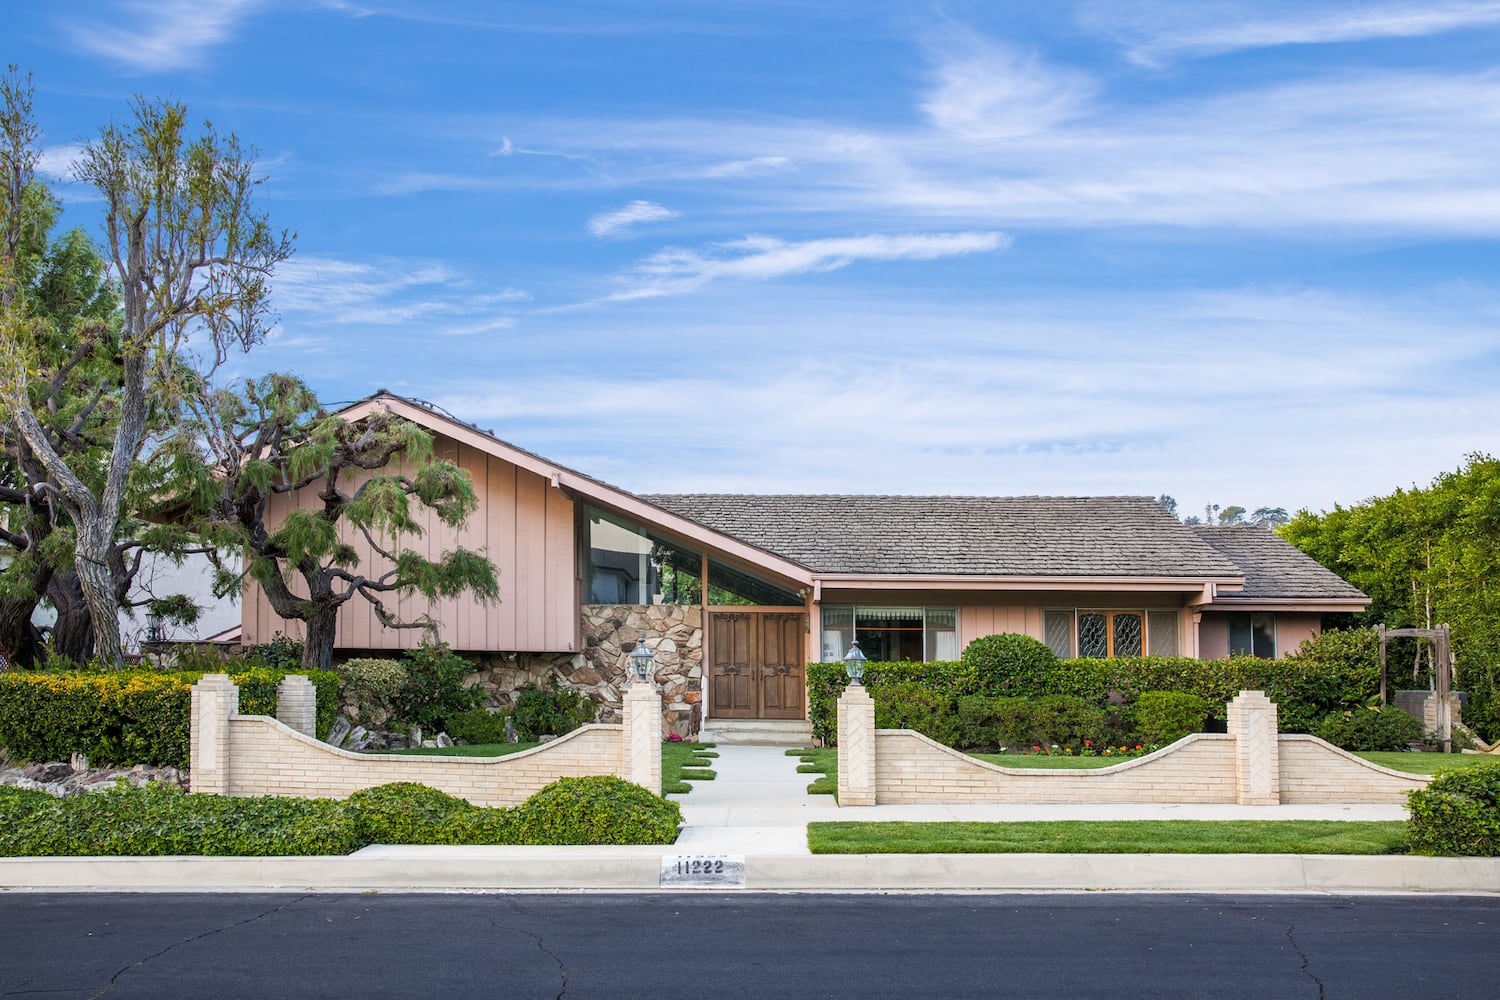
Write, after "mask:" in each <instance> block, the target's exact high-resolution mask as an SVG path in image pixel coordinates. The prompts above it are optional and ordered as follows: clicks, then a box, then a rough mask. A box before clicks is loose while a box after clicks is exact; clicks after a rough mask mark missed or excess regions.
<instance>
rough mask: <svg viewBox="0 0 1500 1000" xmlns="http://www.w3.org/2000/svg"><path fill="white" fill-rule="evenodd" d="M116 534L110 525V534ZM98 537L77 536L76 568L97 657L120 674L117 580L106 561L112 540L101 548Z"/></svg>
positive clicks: (91, 534) (122, 655) (122, 659)
mask: <svg viewBox="0 0 1500 1000" xmlns="http://www.w3.org/2000/svg"><path fill="white" fill-rule="evenodd" d="M113 530H114V526H113V524H111V525H110V531H111V533H113ZM98 534H99V533H98V532H94V531H80V532H79V533H78V547H77V550H76V552H77V558H75V559H74V560H73V565H74V567H75V570H76V575H77V579H78V585H79V587H80V588H81V589H82V591H83V600H84V603H85V604H86V605H87V606H88V611H89V623H90V624H91V625H92V627H93V630H94V655H95V657H96V658H97V659H98V661H99V662H100V663H102V664H104V665H105V666H108V667H112V668H113V669H115V670H119V669H121V668H122V667H124V666H125V651H124V648H123V647H122V646H121V644H120V606H119V604H118V603H117V602H116V601H115V577H114V574H113V573H111V572H110V569H109V563H108V562H106V561H105V560H106V559H108V558H109V548H110V542H109V538H108V537H107V536H106V537H105V539H104V542H103V544H99V543H98V539H97V537H96V536H97V535H98Z"/></svg>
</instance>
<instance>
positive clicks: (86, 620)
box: [47, 573, 94, 663]
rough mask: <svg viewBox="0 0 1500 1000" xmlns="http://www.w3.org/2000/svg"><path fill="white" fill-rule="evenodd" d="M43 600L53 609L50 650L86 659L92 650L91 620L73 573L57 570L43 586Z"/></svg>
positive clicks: (71, 657) (92, 633)
mask: <svg viewBox="0 0 1500 1000" xmlns="http://www.w3.org/2000/svg"><path fill="white" fill-rule="evenodd" d="M47 600H49V601H51V602H52V606H53V607H54V608H56V609H57V624H55V625H53V626H52V651H53V652H54V653H57V654H58V655H60V656H66V657H67V658H68V659H70V660H74V661H76V662H78V663H86V662H88V658H89V654H90V653H92V652H93V649H94V622H93V619H91V618H90V617H89V606H88V602H87V601H85V600H84V597H83V587H82V586H80V585H79V583H78V577H77V575H76V574H74V573H59V574H58V575H57V576H55V577H53V578H52V583H51V585H49V586H48V587H47Z"/></svg>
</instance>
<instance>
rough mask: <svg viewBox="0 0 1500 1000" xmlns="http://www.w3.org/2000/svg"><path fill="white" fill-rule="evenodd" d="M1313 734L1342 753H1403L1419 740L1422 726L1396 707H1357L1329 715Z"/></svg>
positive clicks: (1415, 719) (1418, 721)
mask: <svg viewBox="0 0 1500 1000" xmlns="http://www.w3.org/2000/svg"><path fill="white" fill-rule="evenodd" d="M1315 735H1317V736H1320V737H1322V738H1323V739H1325V740H1327V741H1328V742H1329V743H1332V744H1333V745H1334V746H1336V747H1343V748H1344V749H1345V750H1405V749H1407V747H1408V745H1409V744H1411V743H1414V742H1416V741H1417V740H1420V739H1421V738H1422V723H1421V721H1420V720H1418V719H1417V718H1415V717H1414V716H1411V715H1409V714H1407V713H1406V712H1403V711H1401V709H1399V708H1391V707H1389V706H1387V707H1386V708H1365V707H1364V706H1359V707H1356V708H1351V709H1349V710H1348V711H1344V712H1334V713H1332V714H1331V715H1329V716H1328V718H1326V719H1324V720H1323V722H1322V724H1321V725H1319V726H1318V728H1317V731H1316V733H1315Z"/></svg>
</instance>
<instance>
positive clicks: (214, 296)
mask: <svg viewBox="0 0 1500 1000" xmlns="http://www.w3.org/2000/svg"><path fill="white" fill-rule="evenodd" d="M7 79H8V80H9V81H10V83H9V85H8V86H7V88H6V90H5V94H4V95H3V96H4V97H5V111H4V116H3V122H4V126H5V128H4V135H3V136H0V142H3V145H4V147H5V149H4V151H3V153H0V156H3V157H4V163H5V168H6V171H7V178H6V182H5V190H6V192H7V195H6V197H7V200H8V201H9V202H11V203H12V204H14V203H16V201H17V192H24V191H25V190H26V189H27V188H28V187H29V186H30V185H31V182H32V180H33V179H34V171H35V166H36V162H37V155H38V154H37V146H36V139H37V130H36V126H35V123H34V119H33V118H32V115H31V89H30V87H29V85H22V84H20V82H19V79H18V77H17V76H16V74H15V73H14V71H12V73H11V75H10V77H8V78H7ZM74 170H75V174H76V175H77V177H78V179H79V180H81V181H85V182H87V183H89V184H92V185H93V186H94V187H95V188H96V189H97V190H98V191H99V193H100V194H101V195H102V196H103V202H104V240H103V246H104V251H105V255H106V259H107V261H108V263H109V266H110V268H111V269H112V272H113V276H114V280H115V287H116V289H117V291H118V295H119V300H120V309H119V314H118V321H117V322H116V323H114V324H112V325H110V326H108V327H106V328H104V329H102V330H99V331H96V332H97V333H98V335H99V339H100V340H102V341H103V342H102V343H101V342H98V341H96V340H89V339H79V340H78V341H77V342H76V343H75V344H74V345H73V350H72V351H71V353H69V354H68V355H67V356H66V357H65V358H63V359H61V360H60V361H58V360H56V359H52V358H49V357H48V356H47V353H46V351H45V350H44V349H43V344H42V342H43V341H44V340H45V337H46V332H45V327H46V324H45V323H42V322H41V321H40V318H39V317H38V315H37V314H36V312H35V310H34V309H31V308H28V307H27V303H26V301H25V298H24V296H19V297H15V298H13V299H12V300H11V301H9V302H7V303H4V307H5V308H4V316H3V330H0V406H3V411H4V416H5V418H6V419H7V421H8V422H9V423H10V424H11V426H13V427H14V429H15V432H16V434H17V435H18V436H19V437H20V438H21V439H22V440H24V442H25V444H26V447H28V448H29V449H30V451H31V452H32V454H33V455H34V456H35V458H36V461H37V462H39V463H40V465H41V467H42V468H43V469H45V471H46V474H47V477H48V487H47V488H48V490H49V491H50V492H52V494H53V496H54V498H55V501H56V503H57V504H58V505H59V506H60V507H61V508H62V509H63V510H64V511H65V512H66V513H67V515H68V517H69V519H70V521H71V524H72V532H73V544H74V564H73V568H74V572H75V573H76V574H77V578H78V585H79V588H80V590H81V593H82V595H83V599H84V602H85V604H86V605H87V607H88V612H89V617H90V620H91V622H92V625H93V631H94V640H95V644H96V647H97V652H98V654H99V657H100V659H102V660H104V661H106V662H113V663H115V664H117V665H118V664H120V663H121V662H123V657H122V647H121V642H120V633H119V623H118V610H119V596H118V588H117V585H116V584H117V574H116V573H115V571H114V567H112V566H111V562H110V555H111V550H112V549H113V547H114V546H115V545H116V544H117V542H118V539H119V535H120V529H121V525H122V523H123V522H124V520H125V518H126V515H127V511H126V505H127V494H128V492H129V490H130V488H131V477H132V472H133V469H134V467H135V466H136V463H137V460H138V459H139V458H140V456H141V452H142V449H143V448H144V447H145V445H146V442H147V440H148V436H149V434H150V430H151V426H152V421H153V417H154V416H155V417H157V418H163V419H165V418H169V417H170V414H171V413H172V411H173V410H174V409H175V408H176V407H177V406H178V405H180V403H181V400H182V397H183V393H184V391H186V390H188V389H190V388H191V387H193V386H196V385H197V384H199V382H200V380H201V377H202V376H203V374H204V373H205V372H209V371H211V370H213V369H214V368H216V367H217V366H218V365H219V364H221V363H222V362H223V361H224V360H225V359H226V358H227V356H228V354H229V353H230V352H231V351H233V350H236V349H248V348H249V347H250V346H251V345H252V344H254V343H255V342H257V341H258V340H260V339H261V338H262V337H263V335H264V332H265V329H266V325H267V322H268V315H269V284H268V279H269V278H270V276H271V274H272V273H273V271H274V269H275V267H276V265H277V264H278V263H280V262H281V261H283V260H285V259H286V258H287V257H288V256H289V255H290V254H291V236H290V235H289V234H287V233H285V232H282V233H278V232H276V231H274V230H273V229H272V228H271V227H270V224H269V222H268V220H267V218H266V216H265V214H264V213H262V212H260V211H259V210H258V209H257V207H256V205H255V201H254V195H255V192H256V188H257V186H258V185H259V183H260V182H259V180H258V179H257V178H256V176H255V172H254V155H253V152H252V151H251V150H248V149H246V148H245V147H243V146H242V145H241V144H240V142H239V140H238V139H237V138H236V137H235V136H234V135H233V134H232V133H231V134H227V135H226V134H223V133H220V132H219V131H218V130H216V129H215V128H214V127H213V126H212V125H210V124H208V123H204V125H203V126H202V127H201V128H199V129H197V130H196V131H194V130H192V129H190V127H189V124H188V119H187V111H186V108H185V107H184V106H183V105H181V104H177V103H172V102H166V101H150V100H146V99H144V98H138V99H137V100H136V101H135V102H134V103H133V104H132V106H131V120H130V121H129V122H128V123H127V124H125V125H115V124H113V123H112V124H109V125H106V126H105V127H104V128H103V129H101V130H100V133H99V136H98V138H97V139H95V140H93V141H92V142H90V143H88V144H87V145H86V146H85V148H84V151H83V154H82V157H81V158H80V160H79V162H78V163H77V164H76V165H75V168H74ZM101 355H108V356H111V357H114V358H117V359H118V364H119V379H118V384H117V386H116V387H114V390H113V392H108V393H107V394H108V395H109V397H110V400H111V405H112V409H113V413H112V420H111V435H110V440H109V441H108V444H107V448H106V450H105V454H104V456H103V461H102V463H100V464H99V465H98V466H97V467H95V466H93V465H91V464H90V463H88V462H86V461H81V460H79V458H78V457H77V455H75V454H70V453H69V452H68V451H67V450H65V449H62V448H59V447H58V446H57V442H56V436H55V433H49V426H48V421H49V418H50V414H49V413H47V412H46V411H45V410H43V409H40V408H39V407H38V406H37V405H36V392H35V390H34V387H35V386H36V385H38V384H50V383H51V382H52V381H54V380H56V379H57V378H58V377H59V376H62V377H64V378H66V377H67V373H69V372H71V371H74V370H76V369H77V368H78V367H79V366H80V365H82V364H83V363H84V362H85V361H86V360H87V359H89V358H97V357H99V356H101ZM105 395H106V390H105V389H103V388H101V392H100V399H103V398H104V396H105ZM54 430H55V428H54Z"/></svg>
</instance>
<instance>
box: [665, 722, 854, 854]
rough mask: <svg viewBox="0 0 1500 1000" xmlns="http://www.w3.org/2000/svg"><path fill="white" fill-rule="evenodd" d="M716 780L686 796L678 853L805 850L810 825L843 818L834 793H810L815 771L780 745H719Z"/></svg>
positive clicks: (680, 797) (697, 785) (678, 797)
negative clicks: (801, 770)
mask: <svg viewBox="0 0 1500 1000" xmlns="http://www.w3.org/2000/svg"><path fill="white" fill-rule="evenodd" d="M715 750H716V752H717V753H718V754H719V756H718V758H717V759H715V760H714V765H713V766H714V771H715V773H716V774H717V775H718V777H717V778H716V779H715V780H714V781H699V782H695V783H694V784H693V790H692V791H691V792H689V793H687V794H685V795H670V796H668V798H670V799H672V800H674V801H675V802H678V803H679V804H680V805H681V806H682V819H683V824H684V825H683V830H682V833H681V835H680V836H678V838H677V844H676V847H677V849H678V850H677V853H679V854H758V855H776V856H782V855H806V854H808V850H807V824H808V823H811V822H815V821H818V820H825V819H837V818H839V816H838V813H839V807H838V803H837V802H835V801H834V800H833V796H832V795H809V794H807V786H808V785H809V784H810V783H811V782H812V781H813V780H815V779H816V778H817V777H818V775H816V774H798V773H797V765H798V764H800V763H801V761H799V760H798V759H797V758H796V757H789V756H787V754H786V751H785V750H784V749H782V748H780V747H737V746H720V747H716V748H715Z"/></svg>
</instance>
